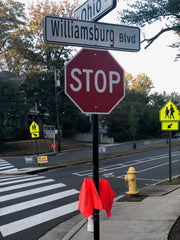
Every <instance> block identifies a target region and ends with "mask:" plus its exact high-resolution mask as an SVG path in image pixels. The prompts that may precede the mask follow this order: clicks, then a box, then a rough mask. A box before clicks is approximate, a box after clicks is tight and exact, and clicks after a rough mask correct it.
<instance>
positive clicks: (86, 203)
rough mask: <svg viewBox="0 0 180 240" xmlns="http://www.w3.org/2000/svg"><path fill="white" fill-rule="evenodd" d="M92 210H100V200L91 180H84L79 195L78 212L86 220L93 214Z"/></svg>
mask: <svg viewBox="0 0 180 240" xmlns="http://www.w3.org/2000/svg"><path fill="white" fill-rule="evenodd" d="M94 208H96V209H99V210H102V209H103V208H102V203H101V199H100V197H99V195H98V192H97V190H96V187H95V184H94V182H93V180H92V179H91V178H85V179H84V182H83V184H82V187H81V191H80V194H79V206H78V209H79V210H80V212H81V213H82V214H83V215H84V216H85V218H88V217H89V216H90V215H91V214H93V212H94Z"/></svg>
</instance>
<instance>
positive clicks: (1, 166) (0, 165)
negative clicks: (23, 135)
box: [0, 158, 17, 172]
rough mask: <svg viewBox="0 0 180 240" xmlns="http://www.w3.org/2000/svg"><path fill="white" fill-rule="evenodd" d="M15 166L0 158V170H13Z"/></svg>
mask: <svg viewBox="0 0 180 240" xmlns="http://www.w3.org/2000/svg"><path fill="white" fill-rule="evenodd" d="M15 170H17V168H15V167H14V165H12V164H10V163H9V162H8V161H6V160H3V159H2V158H1V159H0V172H4V171H5V172H10V171H15Z"/></svg>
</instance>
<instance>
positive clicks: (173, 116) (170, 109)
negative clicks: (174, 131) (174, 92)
mask: <svg viewBox="0 0 180 240" xmlns="http://www.w3.org/2000/svg"><path fill="white" fill-rule="evenodd" d="M159 120H160V121H165V122H166V121H170V122H172V121H179V120H180V113H179V110H178V109H177V107H176V105H175V104H174V103H173V102H171V101H169V102H167V103H166V104H165V106H164V107H163V108H161V110H160V112H159Z"/></svg>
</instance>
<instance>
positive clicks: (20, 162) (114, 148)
mask: <svg viewBox="0 0 180 240" xmlns="http://www.w3.org/2000/svg"><path fill="white" fill-rule="evenodd" d="M166 141H167V140H166V139H158V140H153V141H149V143H151V144H150V145H147V146H153V145H157V144H163V143H166ZM172 141H177V140H176V139H172ZM145 142H146V143H148V141H138V142H137V143H136V147H137V148H142V147H144V146H145ZM132 147H133V143H132V142H128V143H120V144H112V145H107V146H106V152H107V153H109V152H118V151H123V150H129V149H132ZM88 156H92V147H91V145H90V146H89V149H85V150H79V151H77V150H75V151H71V152H66V151H64V152H62V153H59V154H57V155H55V156H48V162H49V163H51V162H59V161H63V160H67V159H69V160H72V159H76V158H80V157H88ZM25 157H26V156H22V157H21V156H18V157H16V156H15V157H5V158H3V159H5V160H7V161H8V162H9V163H11V164H12V165H14V166H15V167H16V168H26V167H32V166H37V160H36V159H37V157H36V156H32V157H33V159H34V163H31V164H28V163H26V161H25Z"/></svg>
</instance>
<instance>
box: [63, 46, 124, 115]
mask: <svg viewBox="0 0 180 240" xmlns="http://www.w3.org/2000/svg"><path fill="white" fill-rule="evenodd" d="M65 92H66V94H67V95H68V97H69V98H70V99H71V100H72V101H73V102H74V103H75V104H76V105H77V107H78V108H79V109H80V110H81V111H82V112H83V113H90V114H109V113H110V112H111V111H112V110H113V109H114V108H115V106H116V105H117V104H118V103H119V102H120V101H121V100H122V99H123V97H124V96H125V87H124V70H123V68H122V67H121V66H120V65H119V64H118V63H117V62H116V60H115V59H114V58H113V57H112V55H111V54H110V53H109V52H108V51H100V50H89V49H83V50H81V51H80V52H79V53H78V54H77V55H76V56H75V57H74V58H73V59H72V60H71V61H69V62H68V63H67V65H66V67H65Z"/></svg>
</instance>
